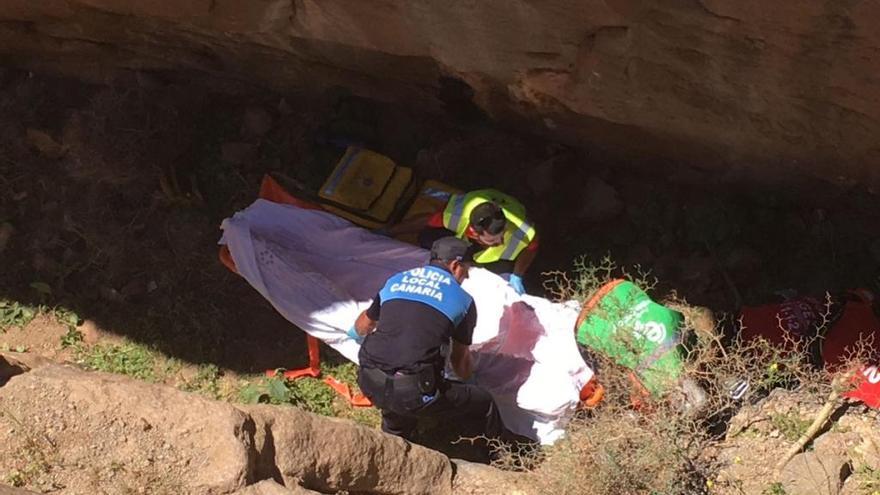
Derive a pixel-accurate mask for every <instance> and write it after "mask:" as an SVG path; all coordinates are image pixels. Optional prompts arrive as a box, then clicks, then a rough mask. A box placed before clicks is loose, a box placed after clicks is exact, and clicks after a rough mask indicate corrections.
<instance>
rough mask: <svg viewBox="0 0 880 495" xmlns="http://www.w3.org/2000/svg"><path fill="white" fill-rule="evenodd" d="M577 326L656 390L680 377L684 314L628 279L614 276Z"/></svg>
mask: <svg viewBox="0 0 880 495" xmlns="http://www.w3.org/2000/svg"><path fill="white" fill-rule="evenodd" d="M603 289H604V290H605V291H606V293H605V295H604V296H603V297H601V299H599V301H598V302H596V304H595V306H594V307H592V308H590V309H589V310H588V313H587V314H586V315H585V318H584V320H583V321H582V322H581V324H580V325H579V326H578V329H577V341H578V343H580V344H581V345H584V346H586V347H588V348H590V349H593V350H595V351H598V352H601V353H603V354H605V355H606V356H608V357H610V358H611V359H612V360H613V361H614V362H615V363H617V364H619V365H621V366H624V367H626V368H629V369H632V370H633V371H634V372H635V373H636V375H637V376H638V377H639V379H640V381H641V382H642V384H643V385H644V386H645V388H646V389H648V391H650V392H651V393H652V394H659V393H661V392H663V391H665V390H667V389H668V388H669V387H670V386H671V385H672V384H674V383H675V381H677V379H678V377H679V375H680V374H681V371H682V367H683V365H684V362H683V359H682V356H681V353H680V352H679V344H680V331H679V326H680V325H681V322H682V319H683V318H682V315H681V313H679V312H678V311H674V310H671V309H669V308H667V307H665V306H663V305H661V304H657V303H655V302H654V301H652V300H651V298H650V297H648V295H647V294H646V293H645V291H643V290H642V289H640V288H639V287H638V286H636V285H635V284H633V283H632V282H629V281H627V280H623V281H616V282H612V284H609V285H608V286H606V287H605V288H603Z"/></svg>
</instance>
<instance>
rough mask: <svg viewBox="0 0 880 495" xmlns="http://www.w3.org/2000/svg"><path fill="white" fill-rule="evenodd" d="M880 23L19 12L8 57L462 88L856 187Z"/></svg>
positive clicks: (279, 3) (521, 2) (574, 125)
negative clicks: (805, 172) (455, 83)
mask: <svg viewBox="0 0 880 495" xmlns="http://www.w3.org/2000/svg"><path fill="white" fill-rule="evenodd" d="M878 21H880V4H878V3H876V2H828V1H824V0H805V1H803V2H776V3H774V4H772V5H768V4H767V2H763V1H758V0H689V1H687V2H670V1H668V0H650V1H642V2H636V1H633V0H609V1H604V0H603V1H599V0H587V1H585V2H575V1H572V0H550V1H546V2H530V1H526V0H515V1H513V2H509V1H500V0H490V1H484V2H458V3H455V4H452V5H450V4H448V3H446V2H417V3H410V2H375V1H367V2H362V1H352V0H333V1H315V0H303V1H299V2H290V1H288V0H259V1H254V2H237V1H232V0H183V1H171V0H153V1H149V2H142V1H136V0H50V1H43V2H33V1H30V0H11V1H9V0H7V1H5V2H2V4H0V55H2V56H4V57H5V58H6V59H8V60H10V61H12V62H14V63H17V64H20V65H25V66H28V67H30V68H32V69H38V70H47V71H56V72H59V71H60V72H65V73H69V74H70V73H73V74H76V75H78V76H81V77H88V78H90V79H93V80H100V81H107V80H108V78H113V77H116V76H119V75H120V74H124V73H126V72H127V71H131V70H143V71H152V70H168V69H174V70H177V69H185V70H194V71H198V72H199V73H207V74H212V75H221V76H224V77H229V78H232V79H238V80H244V81H249V82H255V83H257V84H263V85H270V86H273V87H276V88H278V89H291V88H306V89H309V88H311V89H324V88H327V87H328V86H332V85H339V86H345V87H348V88H350V89H352V90H354V91H355V92H356V93H359V94H362V95H367V96H373V97H378V98H385V99H395V100H402V101H406V102H411V103H413V104H418V105H421V107H422V108H426V109H428V108H433V109H440V108H446V107H452V106H454V105H455V102H454V101H451V100H450V97H449V96H448V95H446V96H442V95H441V90H442V88H444V87H448V86H450V84H448V83H447V84H445V85H444V84H442V83H441V81H449V80H458V81H462V82H464V83H466V86H465V85H460V86H461V87H462V88H464V89H463V90H461V91H458V93H460V94H459V95H458V97H459V98H463V99H467V98H472V99H473V101H474V102H475V103H476V104H477V105H478V106H479V107H481V108H482V109H483V110H484V111H485V112H486V113H488V114H489V115H491V116H493V117H496V118H498V119H501V120H506V121H509V122H513V123H518V124H520V125H521V126H523V127H525V128H527V129H530V130H533V131H542V132H546V133H549V134H553V135H554V136H556V137H558V138H561V139H563V140H567V141H569V142H571V143H576V144H585V145H591V146H594V147H595V146H599V147H603V148H606V149H615V150H617V151H627V152H630V153H633V154H649V155H651V156H659V157H664V158H672V159H677V160H686V161H690V162H694V163H698V162H699V163H703V164H704V165H705V164H715V163H717V164H719V165H720V166H725V165H726V166H732V167H736V168H739V167H750V168H751V170H752V171H763V173H766V174H773V175H777V176H778V175H782V176H784V175H785V174H787V173H790V171H791V170H793V169H797V170H798V171H808V172H813V173H815V174H819V175H822V176H824V177H826V178H830V179H834V180H839V181H840V182H842V183H847V184H852V183H858V181H859V180H862V181H875V182H876V181H880V173H877V172H876V170H878V166H880V147H878V146H877V144H876V139H874V137H876V136H877V135H878V134H880V77H878V74H880V56H878V55H877V53H878V47H880V31H878V30H877V29H876V28H875V27H876V25H877V23H878ZM129 78H131V76H130V74H129ZM441 78H443V79H441ZM137 80H138V81H139V84H146V83H148V82H149V78H144V77H141V76H138V79H137ZM144 81H146V82H144ZM452 86H454V87H458V86H456V85H452ZM454 98H455V95H453V97H452V100H454ZM441 100H443V101H441ZM444 105H445V107H444ZM255 130H260V129H255Z"/></svg>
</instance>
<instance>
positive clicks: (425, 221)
mask: <svg viewBox="0 0 880 495" xmlns="http://www.w3.org/2000/svg"><path fill="white" fill-rule="evenodd" d="M416 231H420V233H419V244H421V245H422V247H425V248H427V247H428V246H430V245H431V243H432V242H433V241H434V240H435V239H437V238H439V237H443V236H447V235H454V236H456V237H458V238H459V239H465V240H468V241H469V242H471V243H472V244H473V247H474V248H473V251H474V254H473V259H474V262H475V263H476V264H477V265H479V266H481V267H483V268H486V269H488V270H491V271H492V272H494V273H497V274H499V275H501V276H502V277H505V278H506V279H507V280H508V282H509V283H510V286H511V287H513V288H514V289H515V290H516V291H517V292H518V293H519V294H522V293H524V292H525V287H524V286H523V279H522V277H523V275H525V273H526V271H527V270H528V269H529V266H530V265H531V264H532V261H533V260H534V259H535V255H536V254H537V249H538V239H537V233H536V232H535V228H534V226H532V224H531V223H530V222H529V221H528V220H527V218H526V208H525V206H523V204H522V203H520V202H519V201H517V200H516V199H514V198H513V197H512V196H509V195H507V194H504V193H503V192H501V191H497V190H495V189H480V190H476V191H471V192H469V193H466V194H453V195H451V196H450V198H449V201H448V202H447V203H446V206H445V207H444V208H443V209H442V210H440V211H438V212H436V213H434V214H433V215H430V214H428V215H421V216H418V217H414V218H412V219H409V220H406V221H404V222H401V223H399V224H397V225H394V226H392V227H390V228H388V229H387V230H386V232H387V233H388V234H390V235H392V236H397V235H400V234H406V233H409V232H416Z"/></svg>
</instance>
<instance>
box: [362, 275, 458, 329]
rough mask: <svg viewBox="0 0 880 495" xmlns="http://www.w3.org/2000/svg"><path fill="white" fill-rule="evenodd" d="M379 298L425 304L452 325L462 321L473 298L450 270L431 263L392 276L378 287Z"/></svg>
mask: <svg viewBox="0 0 880 495" xmlns="http://www.w3.org/2000/svg"><path fill="white" fill-rule="evenodd" d="M379 299H380V300H381V304H385V303H387V302H388V301H393V300H395V299H402V300H405V301H414V302H419V303H422V304H425V305H428V306H430V307H432V308H434V309H436V310H437V311H439V312H441V313H443V315H444V316H446V317H447V318H449V321H451V322H452V324H453V325H458V324H459V323H461V321H462V320H463V319H464V316H465V315H466V314H467V311H468V308H469V307H470V305H471V302H472V301H473V299H472V298H471V296H470V294H468V293H467V292H465V290H464V289H462V288H461V285H459V284H458V282H457V281H456V280H455V278H454V277H453V276H452V275H451V274H450V273H449V272H447V271H446V270H443V269H442V268H437V267H435V266H430V265H429V266H423V267H420V268H413V269H412V270H407V271H405V272H400V273H398V274H397V275H394V276H392V277H391V278H389V279H388V281H387V282H385V286H384V287H383V288H382V290H381V291H379Z"/></svg>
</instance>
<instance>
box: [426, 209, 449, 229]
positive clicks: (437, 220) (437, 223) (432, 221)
mask: <svg viewBox="0 0 880 495" xmlns="http://www.w3.org/2000/svg"><path fill="white" fill-rule="evenodd" d="M444 209H445V208H441V209H439V210H437V212H436V213H434V214H433V215H431V218H429V219H428V224H427V225H428V227H433V228H436V229H442V228H443V210H444Z"/></svg>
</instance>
